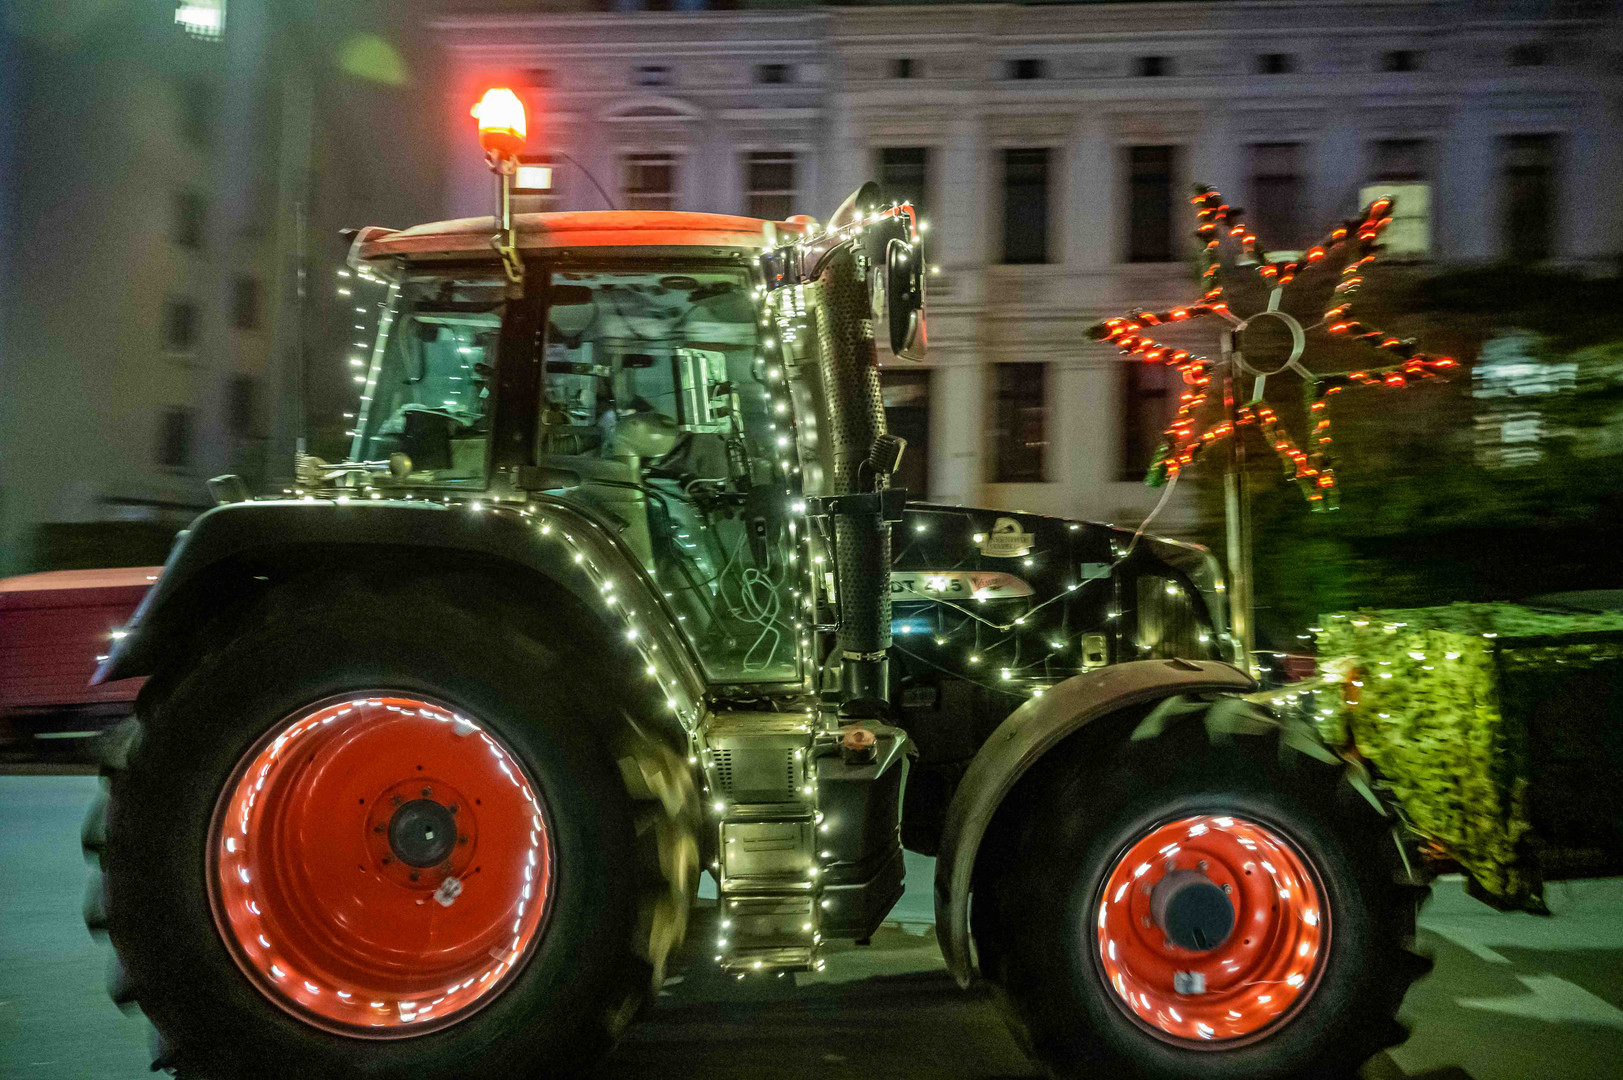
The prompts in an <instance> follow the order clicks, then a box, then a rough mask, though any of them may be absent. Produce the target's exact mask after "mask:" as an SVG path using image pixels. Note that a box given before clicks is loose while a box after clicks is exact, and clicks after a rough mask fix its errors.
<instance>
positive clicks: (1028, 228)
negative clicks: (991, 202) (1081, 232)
mask: <svg viewBox="0 0 1623 1080" xmlns="http://www.w3.org/2000/svg"><path fill="white" fill-rule="evenodd" d="M1003 261H1004V262H1005V263H1045V262H1047V261H1048V148H1047V147H1038V148H1031V149H1019V150H1005V151H1003Z"/></svg>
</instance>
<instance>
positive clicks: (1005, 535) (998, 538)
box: [980, 517, 1032, 559]
mask: <svg viewBox="0 0 1623 1080" xmlns="http://www.w3.org/2000/svg"><path fill="white" fill-rule="evenodd" d="M1031 542H1032V535H1031V534H1030V533H1028V532H1025V531H1024V530H1022V529H1021V528H1020V523H1019V522H1018V521H1016V520H1015V519H1014V518H1009V517H1000V518H998V519H997V520H996V521H995V522H993V523H992V531H991V532H990V533H988V534H987V536H986V538H985V539H983V540H982V541H981V542H980V549H981V554H982V555H985V556H986V557H987V558H989V559H1018V558H1019V557H1020V556H1022V555H1029V554H1031Z"/></svg>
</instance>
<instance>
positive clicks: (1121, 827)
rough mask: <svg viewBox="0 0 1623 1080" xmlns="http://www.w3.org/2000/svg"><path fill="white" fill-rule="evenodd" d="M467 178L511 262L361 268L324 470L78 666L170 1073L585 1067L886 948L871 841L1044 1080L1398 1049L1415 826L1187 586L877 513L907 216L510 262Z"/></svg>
mask: <svg viewBox="0 0 1623 1080" xmlns="http://www.w3.org/2000/svg"><path fill="white" fill-rule="evenodd" d="M487 118H488V117H487ZM486 134H487V138H486V149H487V151H489V152H490V157H491V161H492V164H493V166H494V167H495V168H496V170H497V172H498V174H499V175H501V176H502V177H503V183H502V192H503V210H502V213H501V214H500V216H499V217H498V219H497V220H495V221H494V222H493V221H492V220H491V219H488V218H487V219H470V220H461V221H450V222H443V223H439V224H433V225H426V226H419V227H417V228H411V229H406V230H403V231H391V230H386V229H377V228H372V229H365V230H362V231H360V232H359V233H358V234H356V235H355V236H354V238H353V244H352V248H351V252H350V256H349V265H350V267H351V268H352V269H353V271H354V272H355V273H357V274H359V275H362V276H363V277H366V278H368V279H375V280H376V281H377V282H378V286H377V287H379V288H386V290H387V300H386V304H385V307H384V314H383V315H382V317H381V321H380V329H379V334H378V338H377V342H376V345H375V347H374V348H373V349H372V352H371V359H370V361H369V363H368V366H366V367H364V369H362V372H361V379H360V381H361V391H362V393H361V397H360V408H359V410H358V412H357V415H356V418H355V427H354V430H353V433H352V436H353V443H352V448H351V452H350V455H349V460H348V461H345V462H342V463H339V464H332V465H329V464H327V463H325V462H320V461H316V460H313V459H304V460H302V461H301V463H300V466H301V468H300V475H301V486H300V487H298V488H295V489H292V490H290V491H289V492H287V493H285V494H284V495H283V496H281V497H276V498H270V499H258V500H255V499H248V498H246V497H245V495H244V493H243V492H242V491H241V490H240V484H233V483H231V482H230V480H229V479H228V478H222V480H221V481H220V482H219V483H218V484H217V488H218V490H217V499H218V501H219V502H220V503H221V505H219V506H217V507H216V508H214V509H213V510H211V511H209V512H208V513H206V514H204V515H202V516H201V517H200V518H199V519H198V520H197V521H196V522H195V523H194V524H193V526H192V527H191V528H190V529H189V530H188V531H187V532H185V533H183V534H182V536H181V538H180V539H179V541H178V542H177V544H176V546H175V549H174V551H173V553H172V554H171V556H170V558H169V561H168V564H167V566H166V567H165V569H164V572H163V574H162V575H161V577H160V578H159V580H158V582H157V584H156V585H155V586H154V587H153V588H152V589H151V591H150V592H149V593H148V595H147V596H146V598H145V600H144V601H143V603H142V605H141V607H140V609H139V611H138V612H137V613H136V615H135V617H134V618H133V620H132V621H131V622H130V624H129V626H128V627H126V628H125V629H124V630H123V631H121V632H120V633H119V634H117V635H115V637H116V638H117V640H116V641H115V643H114V647H113V650H112V653H111V655H110V656H109V657H108V658H107V660H106V661H105V663H104V664H103V666H102V668H101V669H100V671H99V672H98V678H99V679H101V680H110V679H123V678H128V677H132V676H138V675H143V676H146V677H147V680H148V681H147V682H146V684H145V687H144V688H143V690H142V692H141V695H140V698H139V700H138V703H137V710H136V711H137V716H136V718H135V719H134V720H133V721H131V722H130V723H129V725H128V726H127V729H126V730H125V731H124V732H122V737H121V738H120V739H119V740H117V742H116V750H115V752H114V753H112V754H111V755H110V756H109V759H108V763H107V768H106V770H105V771H106V772H107V774H108V784H107V795H106V798H105V800H103V801H102V802H101V803H100V804H99V805H98V806H97V807H96V808H95V809H94V810H93V812H92V814H91V817H90V819H89V821H88V822H87V824H86V828H85V843H86V847H87V849H88V850H90V851H91V852H92V853H93V854H94V855H95V856H96V857H97V865H98V867H99V869H98V871H97V872H96V873H95V874H94V875H93V880H92V882H91V887H90V890H89V894H88V896H87V901H86V912H87V921H88V922H89V923H90V925H91V927H92V929H94V930H97V931H104V932H105V933H106V934H107V936H108V937H109V938H110V939H111V943H112V945H113V947H114V949H115V950H116V962H115V964H114V966H113V969H112V976H111V989H112V993H113V996H114V997H115V999H116V1000H117V1001H119V1002H120V1003H121V1004H127V1005H138V1006H139V1008H140V1009H141V1011H142V1012H144V1013H145V1015H146V1016H147V1017H148V1018H149V1019H150V1021H151V1023H152V1025H153V1026H154V1028H155V1030H156V1045H157V1050H156V1057H157V1060H156V1061H155V1063H154V1067H155V1068H168V1069H172V1070H175V1071H177V1072H179V1073H180V1074H182V1075H196V1076H206V1077H214V1078H220V1080H235V1078H239V1077H261V1076H263V1077H279V1078H280V1077H286V1076H294V1075H297V1076H343V1075H360V1076H371V1077H379V1078H385V1077H401V1078H406V1077H410V1078H412V1080H436V1078H451V1077H462V1076H469V1075H514V1076H532V1075H561V1074H568V1073H572V1072H575V1071H578V1070H580V1069H583V1068H585V1067H587V1066H589V1065H590V1064H591V1063H592V1062H593V1061H595V1060H596V1059H597V1058H598V1057H599V1056H600V1055H601V1054H602V1053H604V1052H606V1051H607V1050H608V1049H609V1048H610V1047H611V1046H612V1045H613V1043H614V1041H615V1039H616V1038H617V1037H618V1036H619V1035H620V1033H621V1032H623V1031H624V1030H625V1028H626V1027H627V1025H628V1024H630V1023H631V1022H632V1021H633V1020H634V1019H635V1018H636V1017H637V1016H638V1015H639V1014H640V1013H641V1012H643V1011H644V1009H645V1008H646V1007H647V1006H648V1005H649V1003H650V1002H651V1001H652V1000H653V997H654V995H655V994H656V993H657V991H658V990H659V987H660V986H661V984H662V983H663V981H664V980H665V979H666V978H667V977H668V975H669V974H670V973H671V972H672V971H673V970H674V967H675V965H677V964H678V963H685V964H714V965H718V966H719V967H720V968H721V969H722V970H723V971H725V972H727V973H729V974H731V975H735V976H737V977H738V978H740V979H749V978H751V977H759V976H767V975H777V974H780V973H787V972H799V971H807V970H816V969H820V968H821V967H822V966H823V965H824V963H825V962H826V961H825V958H824V956H823V945H824V943H825V942H827V941H829V940H831V939H840V938H843V939H855V940H859V941H860V940H864V939H866V938H867V937H868V936H869V935H871V934H872V933H873V932H874V931H875V929H876V928H877V927H878V926H879V925H880V924H881V922H882V921H883V920H884V918H885V916H886V914H887V912H888V911H889V910H890V908H891V906H892V905H893V904H894V903H895V902H896V901H897V899H898V898H899V896H900V895H901V893H902V888H903V848H904V847H906V848H908V849H912V850H915V851H919V852H922V853H924V854H927V855H931V856H934V857H935V859H936V860H937V861H936V867H937V874H936V880H935V893H934V895H935V906H936V917H937V933H938V936H939V939H940V944H941V948H942V951H943V953H944V955H945V958H946V962H947V967H948V969H949V970H950V971H951V973H952V974H953V976H954V977H955V978H956V979H957V980H958V981H959V982H960V983H962V984H964V985H965V986H967V985H969V984H970V982H971V981H972V980H973V979H974V978H976V977H977V975H978V977H980V978H983V979H987V980H990V981H991V982H992V983H994V984H995V985H996V987H997V988H998V990H999V993H998V995H997V996H998V999H999V1000H1000V1001H1001V1002H1003V1004H1004V1005H1005V1007H1006V1011H1007V1014H1008V1017H1009V1020H1010V1023H1011V1025H1012V1026H1013V1028H1014V1029H1015V1032H1016V1034H1017V1036H1018V1037H1019V1039H1020V1041H1021V1043H1022V1045H1023V1046H1025V1047H1027V1048H1028V1049H1029V1050H1030V1052H1031V1053H1032V1054H1034V1055H1035V1056H1036V1057H1038V1058H1039V1059H1041V1060H1042V1061H1043V1062H1044V1063H1046V1064H1047V1065H1048V1066H1049V1067H1050V1068H1051V1069H1053V1070H1054V1071H1055V1072H1057V1073H1058V1074H1060V1075H1068V1076H1074V1075H1081V1074H1083V1073H1084V1072H1087V1071H1089V1070H1092V1069H1100V1070H1103V1072H1101V1075H1103V1074H1105V1073H1109V1074H1111V1075H1116V1074H1117V1073H1116V1072H1113V1071H1112V1070H1118V1071H1124V1072H1130V1073H1134V1074H1143V1075H1149V1076H1157V1077H1174V1076H1195V1077H1247V1078H1271V1077H1283V1076H1294V1075H1303V1074H1306V1075H1314V1076H1317V1075H1323V1074H1325V1073H1326V1072H1331V1071H1335V1070H1350V1069H1353V1068H1356V1067H1357V1065H1358V1064H1359V1063H1361V1062H1362V1061H1363V1060H1365V1059H1366V1058H1367V1057H1369V1056H1370V1055H1371V1054H1374V1053H1376V1052H1377V1051H1379V1050H1381V1049H1382V1048H1384V1047H1387V1046H1390V1045H1393V1044H1395V1043H1396V1042H1398V1041H1400V1040H1401V1038H1402V1037H1403V1029H1402V1028H1401V1027H1400V1026H1399V1024H1398V1023H1397V1021H1396V1020H1395V1014H1396V1012H1397V1009H1398V1006H1399V1004H1400V1003H1401V1001H1402V999H1403V996H1404V994H1405V992H1406V990H1407V989H1408V987H1409V985H1410V984H1411V982H1412V981H1413V980H1414V979H1416V978H1417V977H1419V976H1420V975H1421V974H1422V973H1423V972H1424V971H1425V969H1426V967H1427V966H1428V965H1427V962H1426V961H1425V960H1424V959H1422V958H1421V957H1419V956H1417V955H1415V954H1414V953H1413V952H1412V951H1411V949H1412V943H1413V937H1414V930H1415V914H1416V909H1417V906H1418V904H1419V902H1420V900H1421V899H1422V898H1423V896H1424V895H1425V891H1426V889H1425V886H1424V884H1423V883H1422V882H1421V881H1420V880H1418V879H1417V877H1416V876H1415V872H1414V866H1415V863H1414V861H1413V860H1412V858H1411V857H1410V855H1409V853H1408V852H1407V851H1406V847H1405V845H1406V844H1407V839H1406V837H1405V835H1404V834H1403V832H1402V827H1401V823H1400V820H1399V818H1398V817H1397V815H1396V814H1395V813H1394V812H1393V811H1392V810H1391V809H1390V808H1389V807H1388V806H1387V805H1386V803H1385V802H1383V800H1382V798H1381V796H1380V795H1379V793H1378V791H1377V790H1376V789H1374V788H1373V787H1372V785H1371V783H1370V781H1369V779H1368V778H1367V777H1366V775H1365V774H1364V772H1363V771H1362V770H1361V768H1360V767H1359V766H1358V765H1357V764H1355V763H1349V762H1346V761H1343V760H1341V759H1340V758H1338V757H1337V756H1335V755H1334V754H1332V753H1331V752H1330V751H1328V750H1327V749H1326V748H1325V747H1324V745H1323V744H1322V743H1320V742H1319V741H1318V740H1317V738H1316V736H1315V735H1314V733H1313V731H1312V729H1311V727H1310V726H1308V725H1306V724H1304V723H1303V722H1301V721H1299V720H1296V719H1293V718H1291V717H1289V716H1286V715H1281V714H1277V713H1275V712H1273V711H1271V710H1270V709H1269V708H1268V707H1267V706H1266V705H1263V704H1258V703H1255V702H1252V701H1249V700H1247V697H1246V695H1248V694H1251V693H1253V692H1255V691H1256V689H1257V686H1256V684H1255V682H1254V681H1253V679H1252V677H1251V676H1250V675H1249V674H1247V672H1246V670H1245V669H1244V663H1243V658H1242V657H1241V656H1240V655H1239V653H1238V648H1237V646H1236V645H1235V643H1234V641H1233V639H1232V637H1231V635H1230V634H1229V632H1228V629H1227V624H1226V620H1225V617H1224V605H1223V599H1224V597H1223V593H1222V590H1223V584H1222V581H1221V578H1220V576H1219V574H1218V573H1217V570H1216V564H1215V562H1214V561H1213V560H1212V558H1211V557H1210V556H1209V555H1208V554H1207V553H1206V552H1205V551H1204V550H1203V549H1200V548H1197V547H1193V546H1190V545H1184V544H1178V543H1173V542H1170V541H1165V540H1158V539H1154V538H1148V537H1139V536H1137V535H1133V534H1129V533H1127V532H1125V531H1121V530H1116V529H1113V528H1110V527H1107V526H1103V525H1095V524H1089V523H1084V522H1075V521H1065V520H1060V519H1055V518H1049V517H1040V516H1035V515H1027V514H1018V513H1008V512H1004V511H999V510H980V509H974V508H965V507H951V506H937V505H928V504H919V503H909V502H907V501H906V493H905V492H904V491H902V490H899V489H898V488H896V487H893V486H892V485H891V482H890V481H891V477H892V475H893V474H894V472H895V470H896V467H897V463H898V461H899V458H900V455H901V453H902V452H903V449H904V448H903V444H902V441H901V440H900V439H898V438H896V437H895V436H893V435H891V434H889V433H887V431H886V428H885V417H884V411H883V408H882V406H881V400H880V394H879V374H878V367H877V359H876V355H877V351H876V346H875V341H874V335H875V327H876V326H877V327H879V328H880V331H881V333H883V334H884V335H885V336H886V337H888V339H889V344H890V347H891V350H892V351H893V352H894V353H895V354H896V355H898V356H900V357H903V358H917V357H918V356H919V355H920V354H921V352H922V350H923V347H924V328H925V323H924V299H925V283H926V281H927V275H926V268H925V263H924V258H923V251H922V246H921V244H920V242H919V230H918V228H917V225H916V223H915V221H914V218H913V213H912V210H911V208H910V207H909V206H907V205H906V204H902V205H885V204H884V203H883V201H882V200H881V199H880V198H879V196H878V193H877V191H876V190H875V189H874V188H873V186H872V185H869V186H867V187H865V188H864V189H863V190H862V191H859V192H858V193H856V194H855V195H853V196H852V198H851V199H849V200H847V202H846V203H845V204H844V205H843V206H842V207H840V208H839V210H838V211H837V212H836V213H835V214H834V215H832V216H831V217H830V218H829V219H828V221H827V223H826V224H823V225H819V224H818V223H816V222H814V221H812V220H811V219H809V218H795V219H791V220H789V221H785V222H769V221H758V220H754V219H748V218H739V217H729V216H722V215H712V214H693V213H677V212H642V213H629V212H613V211H608V212H600V213H553V214H536V215H518V216H514V215H512V214H510V213H509V211H508V205H509V204H508V202H507V199H506V192H507V191H508V190H509V186H508V181H507V177H508V176H509V175H510V173H511V169H512V164H513V160H514V159H513V148H512V145H511V144H510V143H509V144H507V145H503V144H502V143H501V141H500V139H499V138H497V137H496V136H494V135H490V133H488V132H487V133H486ZM493 233H494V235H495V239H494V243H493V242H492V234H493ZM705 871H708V872H709V873H710V874H711V875H712V877H713V878H714V880H715V885H716V890H717V898H716V901H715V907H714V909H707V915H708V917H709V918H708V921H707V922H706V923H705V926H706V927H707V931H706V935H705V940H704V941H703V942H696V941H694V940H692V938H693V937H696V936H697V934H692V935H690V926H698V925H699V923H698V922H697V921H696V915H697V913H698V911H699V908H700V905H698V904H697V903H696V897H697V892H698V887H699V878H700V875H701V874H702V873H704V872H705ZM711 931H713V933H714V935H715V936H714V937H713V938H711V937H710V932H711ZM836 962H837V957H836Z"/></svg>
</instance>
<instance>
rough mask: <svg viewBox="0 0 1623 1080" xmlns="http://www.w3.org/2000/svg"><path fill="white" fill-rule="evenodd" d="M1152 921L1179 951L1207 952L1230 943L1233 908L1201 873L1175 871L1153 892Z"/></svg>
mask: <svg viewBox="0 0 1623 1080" xmlns="http://www.w3.org/2000/svg"><path fill="white" fill-rule="evenodd" d="M1150 912H1151V918H1153V919H1154V920H1155V922H1156V925H1158V926H1159V927H1161V929H1162V930H1165V931H1166V935H1167V939H1168V940H1169V941H1171V942H1172V943H1173V944H1174V945H1176V946H1177V947H1178V948H1180V949H1188V950H1189V951H1190V952H1207V951H1209V950H1211V949H1215V948H1217V947H1218V946H1219V945H1221V944H1223V942H1225V941H1227V940H1228V936H1229V932H1230V931H1231V930H1233V929H1234V905H1233V904H1231V903H1229V898H1228V894H1227V893H1225V892H1224V891H1223V889H1222V887H1221V886H1220V885H1218V884H1217V883H1216V882H1214V881H1212V879H1211V878H1209V877H1207V876H1206V875H1205V874H1203V873H1201V872H1200V871H1199V870H1174V871H1173V872H1172V873H1170V874H1168V875H1167V876H1166V877H1164V878H1162V879H1161V880H1160V881H1158V882H1157V883H1156V884H1155V886H1154V887H1153V888H1152V889H1151V890H1150Z"/></svg>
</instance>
